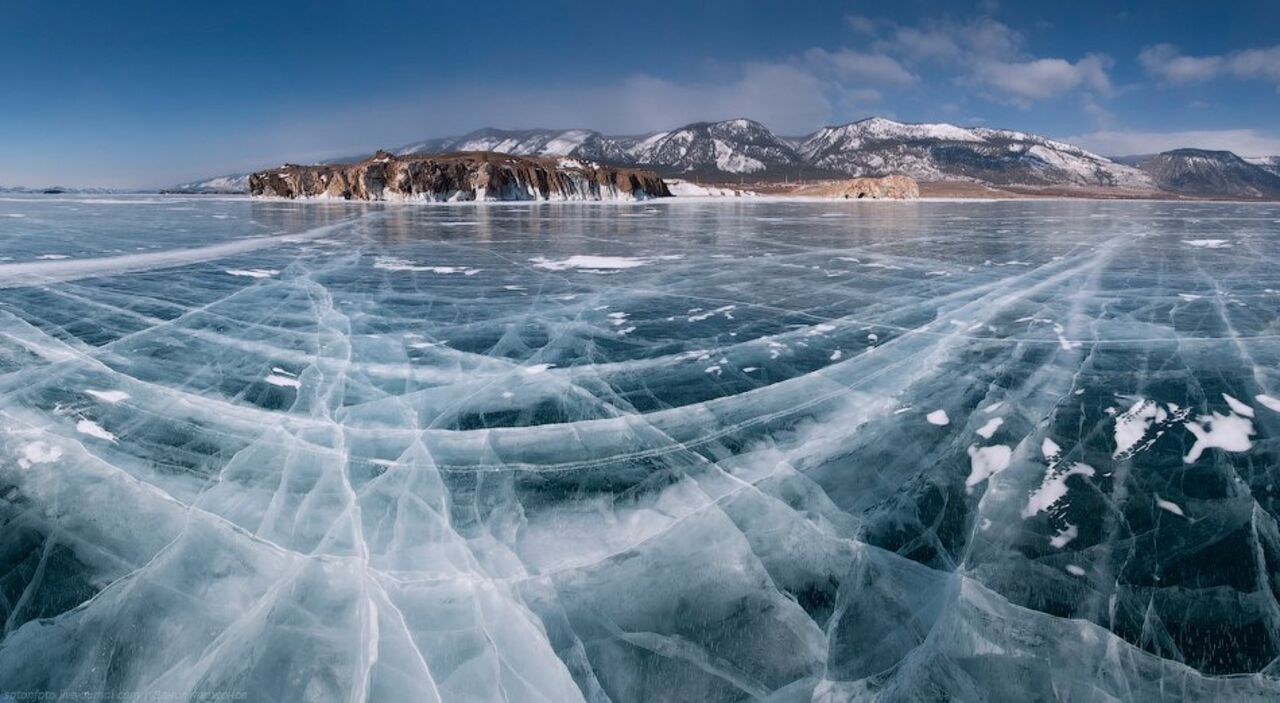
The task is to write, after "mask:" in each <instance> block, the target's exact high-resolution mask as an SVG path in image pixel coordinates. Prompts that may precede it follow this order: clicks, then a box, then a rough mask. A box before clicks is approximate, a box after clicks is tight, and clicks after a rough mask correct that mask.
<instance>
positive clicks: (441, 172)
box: [249, 151, 671, 202]
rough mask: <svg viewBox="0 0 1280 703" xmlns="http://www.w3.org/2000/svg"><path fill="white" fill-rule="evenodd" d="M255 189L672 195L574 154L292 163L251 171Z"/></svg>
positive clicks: (378, 196) (376, 194)
mask: <svg viewBox="0 0 1280 703" xmlns="http://www.w3.org/2000/svg"><path fill="white" fill-rule="evenodd" d="M249 193H250V194H251V195H255V196H274V197H282V198H335V199H346V200H423V201H434V202H440V201H449V200H614V199H622V200H644V199H647V198H658V197H667V196H670V195H671V193H670V192H669V191H668V190H667V184H666V183H664V182H663V181H662V179H661V178H658V176H657V175H656V174H654V173H653V172H652V171H645V170H641V169H629V168H614V167H612V166H602V165H600V164H595V163H592V162H589V161H582V160H579V159H570V158H548V157H531V156H511V155H508V154H499V153H496V152H488V151H477V152H459V153H454V154H435V155H430V156H418V155H415V156H396V155H394V154H392V153H390V152H387V151H379V152H377V153H376V154H374V155H373V156H371V157H369V158H368V159H365V160H364V161H361V162H359V163H355V164H322V165H317V166H298V165H295V164H285V165H284V166H282V167H280V168H276V169H271V170H269V171H260V172H258V173H254V174H251V175H250V176H249Z"/></svg>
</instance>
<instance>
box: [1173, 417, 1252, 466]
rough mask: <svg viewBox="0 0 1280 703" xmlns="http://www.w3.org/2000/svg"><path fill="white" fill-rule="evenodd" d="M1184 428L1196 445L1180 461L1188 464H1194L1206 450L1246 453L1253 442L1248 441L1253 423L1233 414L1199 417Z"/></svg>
mask: <svg viewBox="0 0 1280 703" xmlns="http://www.w3.org/2000/svg"><path fill="white" fill-rule="evenodd" d="M1186 428H1187V430H1188V431H1189V432H1191V434H1193V435H1195V437H1196V443H1195V444H1194V445H1193V446H1192V447H1191V451H1190V452H1187V455H1186V456H1184V457H1182V460H1183V461H1184V462H1186V463H1188V464H1194V463H1195V462H1196V461H1197V460H1198V459H1199V458H1200V455H1201V454H1203V453H1204V450H1206V449H1212V448H1217V449H1222V450H1223V451H1228V452H1246V451H1249V449H1251V448H1252V447H1253V442H1251V441H1250V440H1249V437H1250V436H1251V435H1252V434H1253V423H1252V422H1250V421H1249V419H1248V418H1244V417H1240V416H1239V415H1236V414H1234V413H1233V414H1230V415H1223V414H1221V413H1218V412H1214V413H1212V414H1210V415H1201V416H1200V417H1198V418H1196V421H1195V422H1188V423H1187V424H1186Z"/></svg>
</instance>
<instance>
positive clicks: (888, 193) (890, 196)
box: [791, 176, 920, 200]
mask: <svg viewBox="0 0 1280 703" xmlns="http://www.w3.org/2000/svg"><path fill="white" fill-rule="evenodd" d="M791 194H792V195H803V196H809V197H815V198H839V199H843V200H863V199H867V200H912V199H915V198H918V197H920V186H919V184H917V183H916V182H915V179H913V178H911V177H909V176H884V177H883V178H850V179H848V180H844V181H831V182H828V183H817V184H814V185H807V186H800V187H799V188H796V189H795V190H793V191H792V192H791Z"/></svg>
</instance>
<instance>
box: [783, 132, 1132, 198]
mask: <svg viewBox="0 0 1280 703" xmlns="http://www.w3.org/2000/svg"><path fill="white" fill-rule="evenodd" d="M799 151H800V156H801V157H802V158H803V159H804V160H805V162H806V163H808V164H809V165H811V166H815V167H818V168H822V169H827V170H832V171H839V172H841V173H846V174H849V175H851V176H879V175H886V174H889V173H902V174H905V175H908V176H911V177H912V178H915V179H916V180H920V181H942V180H966V181H979V182H983V183H991V184H995V185H1070V186H1124V187H1132V188H1149V187H1151V180H1150V179H1149V178H1148V177H1147V176H1146V175H1145V174H1144V173H1142V172H1141V171H1139V170H1138V169H1136V168H1133V167H1131V166H1125V165H1123V164H1119V163H1116V162H1114V161H1112V160H1110V159H1108V158H1106V157H1103V156H1099V155H1097V154H1093V153H1090V152H1088V151H1085V150H1084V149H1081V148H1079V147H1076V146H1072V145H1070V144H1066V143H1064V142H1059V141H1054V140H1052V139H1046V138H1044V137H1040V136H1037V135H1034V134H1027V133H1025V132H1015V131H1011V130H1004V129H988V128H985V127H975V128H965V127H957V126H955V125H951V124H904V123H901V122H894V121H893V120H887V119H884V118H882V117H873V118H871V119H867V120H862V121H861V122H854V123H852V124H846V125H841V126H839V127H825V128H823V129H820V130H818V131H817V132H815V133H813V134H811V135H809V136H808V137H807V138H805V140H804V141H803V142H802V143H801V144H800V148H799Z"/></svg>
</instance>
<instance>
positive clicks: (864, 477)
mask: <svg viewBox="0 0 1280 703" xmlns="http://www.w3.org/2000/svg"><path fill="white" fill-rule="evenodd" d="M5 208H6V210H11V211H13V213H14V214H18V215H22V217H8V218H4V219H3V220H0V258H3V263H0V397H2V399H0V525H2V526H3V528H2V529H0V622H3V630H2V631H0V693H3V692H24V691H27V692H29V691H70V692H110V693H112V694H121V695H129V696H139V697H141V696H146V695H151V696H164V697H167V698H172V699H174V700H190V699H199V698H200V697H201V696H204V695H206V694H212V693H219V694H226V693H229V694H237V695H242V697H243V698H245V699H248V700H370V701H390V700H406V701H432V700H442V701H459V700H468V701H474V700H494V701H502V700H506V701H536V700H543V701H574V700H589V701H619V702H621V701H637V700H688V701H736V700H749V699H765V698H771V699H772V700H788V701H790V700H810V699H816V700H851V699H867V698H875V697H884V698H886V699H892V700H916V699H920V698H925V697H928V696H930V695H934V694H935V693H936V692H938V691H947V692H950V694H951V695H952V696H954V697H955V698H958V699H972V698H980V697H982V692H984V691H1007V690H1014V689H1015V688H1016V690H1018V691H1020V697H1021V698H1023V699H1026V700H1033V699H1053V698H1069V699H1092V698H1101V697H1112V698H1115V699H1122V700H1150V699H1156V698H1164V699H1171V698H1178V699H1186V700H1211V699H1219V700H1237V699H1266V698H1275V697H1276V696H1280V679H1277V678H1276V677H1275V676H1274V672H1275V669H1276V664H1275V662H1276V661H1280V606H1277V603H1276V599H1275V596H1274V593H1275V592H1277V588H1278V587H1280V583H1278V582H1277V579H1278V578H1280V577H1278V576H1277V574H1280V570H1278V569H1277V568H1276V561H1277V555H1278V554H1280V529H1278V527H1277V524H1276V520H1275V517H1276V515H1277V514H1278V511H1280V503H1277V500H1278V499H1277V496H1278V495H1280V480H1278V479H1280V475H1277V474H1280V468H1277V467H1280V462H1277V448H1276V445H1275V443H1274V441H1273V440H1272V435H1273V434H1275V433H1277V432H1280V401H1277V400H1276V398H1278V397H1280V329H1277V327H1278V325H1277V313H1280V296H1277V295H1276V294H1275V291H1276V290H1280V268H1277V267H1276V266H1275V265H1274V261H1275V258H1276V256H1277V255H1280V243H1277V242H1278V241H1280V240H1277V239H1276V237H1275V234H1276V231H1275V228H1276V225H1275V224H1274V223H1275V222H1277V221H1280V208H1277V207H1276V206H1271V205H1252V204H1250V205H1225V204H1192V203H1154V202H1146V203H1143V202H1133V203H1121V202H1082V201H1068V202H1052V201H1049V202H1002V203H982V202H970V203H963V202H960V203H929V202H911V203H872V204H867V203H859V204H854V203H850V204H839V203H798V202H792V203H786V202H723V203H717V202H697V203H690V202H667V201H656V202H646V203H643V204H613V203H610V204H588V203H583V204H517V205H505V204H481V205H458V206H423V207H409V206H402V205H380V204H359V203H302V204H299V203H286V202H254V201H248V200H244V199H217V198H165V199H161V198H139V197H134V198H113V199H106V198H93V197H88V198H85V197H71V196H67V197H56V198H50V197H40V198H35V197H30V198H9V199H7V200H6V202H5ZM637 214H643V215H645V216H644V217H633V215H637ZM463 225H465V226H463ZM993 262H997V263H993ZM998 262H1006V263H1007V264H1013V263H1016V264H1017V265H1000V264H999V263H998ZM0 697H2V696H0Z"/></svg>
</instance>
